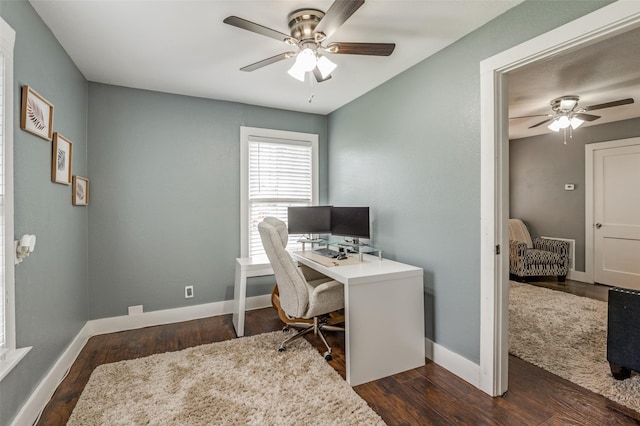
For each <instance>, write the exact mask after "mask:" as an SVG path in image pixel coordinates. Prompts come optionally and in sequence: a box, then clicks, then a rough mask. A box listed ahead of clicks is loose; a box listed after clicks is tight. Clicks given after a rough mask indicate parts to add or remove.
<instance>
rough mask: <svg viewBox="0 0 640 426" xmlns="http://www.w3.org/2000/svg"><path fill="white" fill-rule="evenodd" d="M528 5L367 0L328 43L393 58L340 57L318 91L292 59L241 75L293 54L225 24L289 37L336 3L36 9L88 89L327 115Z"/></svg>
mask: <svg viewBox="0 0 640 426" xmlns="http://www.w3.org/2000/svg"><path fill="white" fill-rule="evenodd" d="M520 1H521V0H509V1H506V0H487V1H483V0H465V1H456V0H441V1H435V0H367V2H366V3H365V4H364V5H363V6H362V7H361V8H360V9H358V10H357V11H356V12H355V14H354V15H353V16H351V18H349V19H348V20H347V22H346V23H345V24H344V25H343V26H342V27H340V29H339V30H338V31H336V32H335V34H334V35H333V36H332V37H331V39H330V40H328V41H329V42H331V41H333V42H335V41H341V42H346V41H349V42H384V43H396V49H395V51H394V52H393V54H392V55H391V56H389V57H367V56H360V55H332V56H331V60H333V61H334V62H335V63H337V64H338V68H337V70H336V71H334V73H333V78H332V79H331V80H329V81H326V82H324V83H321V84H318V83H315V82H314V84H313V85H311V84H308V83H301V82H299V81H297V80H295V79H293V78H292V77H290V76H289V75H287V73H286V71H287V69H288V68H289V67H290V66H291V64H292V63H293V60H294V59H288V60H284V61H281V62H279V63H276V64H272V65H269V66H267V67H264V68H261V69H259V70H256V71H253V72H243V71H240V70H239V69H240V68H241V67H243V66H245V65H249V64H252V63H254V62H257V61H259V60H262V59H266V58H268V57H271V56H274V55H277V54H279V53H283V52H286V51H289V50H291V49H290V47H289V46H287V45H286V44H284V43H281V42H279V41H277V40H274V39H271V38H268V37H264V36H260V35H258V34H255V33H252V32H249V31H245V30H241V29H239V28H236V27H232V26H230V25H226V24H224V23H223V22H222V21H223V19H224V18H225V17H227V16H230V15H236V16H239V17H241V18H244V19H247V20H249V21H253V22H256V23H259V24H261V25H264V26H266V27H269V28H272V29H274V30H277V31H280V32H283V33H289V31H288V26H287V15H288V14H289V13H290V12H292V11H293V10H296V9H300V8H303V7H311V8H317V9H321V10H324V11H326V10H327V9H328V8H329V6H331V4H332V3H333V1H332V0H308V1H305V2H301V1H296V0H282V1H267V0H208V1H207V0H194V1H187V0H162V1H152V0H130V1H116V0H76V1H62V0H30V3H31V4H32V5H33V7H34V8H35V10H36V12H37V13H38V14H39V15H40V17H41V18H42V20H43V21H44V22H45V23H46V24H47V25H48V26H49V28H50V29H51V31H52V32H53V34H54V35H55V37H56V38H57V39H58V41H59V42H60V44H61V45H62V46H63V47H64V49H65V50H66V51H67V53H68V54H69V56H70V57H71V59H72V60H73V61H74V63H75V64H76V65H77V66H78V68H79V69H80V71H81V72H82V73H83V74H84V76H85V77H86V78H87V80H89V81H94V82H100V83H107V84H114V85H119V86H125V87H134V88H140V89H148V90H155V91H161V92H167V93H176V94H183V95H189V96H197V97H203V98H212V99H221V100H228V101H237V102H243V103H248V104H253V105H262V106H269V107H275V108H282V109H288V110H294V111H303V112H313V113H319V114H328V113H330V112H332V111H334V110H335V109H337V108H339V107H341V106H343V105H345V104H347V103H348V102H350V101H352V100H353V99H356V98H357V97H359V96H361V95H363V94H364V93H366V92H368V91H369V90H371V89H373V88H374V87H376V86H378V85H380V84H382V83H384V82H385V81H387V80H389V79H390V78H391V77H393V76H395V75H397V74H399V73H401V72H402V71H404V70H406V69H407V68H409V67H411V66H413V65H415V64H416V63H418V62H420V61H421V60H423V59H424V58H426V57H428V56H430V55H432V54H434V53H436V52H437V51H439V50H441V49H442V48H444V47H446V46H447V45H449V44H451V43H453V42H455V41H456V40H459V39H460V38H462V37H463V36H464V35H466V34H468V33H470V32H471V31H473V30H475V29H476V28H478V27H480V26H482V25H483V24H485V23H486V22H488V21H490V20H491V19H493V18H495V17H496V16H498V15H500V14H502V13H503V12H505V11H506V10H508V9H509V8H511V7H513V6H515V5H516V4H518V3H520ZM325 45H326V43H325ZM311 93H313V94H314V98H313V101H312V102H311V103H309V102H308V98H309V95H310V94H311Z"/></svg>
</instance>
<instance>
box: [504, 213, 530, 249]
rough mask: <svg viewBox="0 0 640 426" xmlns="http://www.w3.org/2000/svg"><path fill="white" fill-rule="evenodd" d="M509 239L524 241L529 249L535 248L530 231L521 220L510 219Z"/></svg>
mask: <svg viewBox="0 0 640 426" xmlns="http://www.w3.org/2000/svg"><path fill="white" fill-rule="evenodd" d="M509 239H510V240H515V241H522V242H523V243H525V244H527V248H533V241H531V235H530V234H529V230H528V229H527V226H526V225H525V224H524V222H523V221H521V220H520V219H509Z"/></svg>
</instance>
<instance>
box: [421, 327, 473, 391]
mask: <svg viewBox="0 0 640 426" xmlns="http://www.w3.org/2000/svg"><path fill="white" fill-rule="evenodd" d="M424 349H425V356H426V357H427V358H429V359H430V360H431V361H433V362H435V363H436V364H438V365H439V366H441V367H442V368H445V369H446V370H448V371H449V372H451V373H453V374H455V375H456V376H458V377H460V378H461V379H462V380H464V381H466V382H468V383H470V384H471V385H473V386H475V387H480V366H479V365H478V364H476V363H474V362H472V361H469V360H468V359H466V358H465V357H463V356H461V355H458V354H457V353H455V352H453V351H451V350H450V349H447V348H445V347H444V346H441V345H439V344H437V343H435V342H433V341H432V340H430V339H427V338H425V339H424Z"/></svg>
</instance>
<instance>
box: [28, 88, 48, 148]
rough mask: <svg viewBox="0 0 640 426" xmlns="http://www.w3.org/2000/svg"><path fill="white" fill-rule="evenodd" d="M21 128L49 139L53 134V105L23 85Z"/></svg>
mask: <svg viewBox="0 0 640 426" xmlns="http://www.w3.org/2000/svg"><path fill="white" fill-rule="evenodd" d="M20 128H21V129H22V130H26V131H27V132H29V133H33V134H34V135H36V136H40V137H41V138H42V139H46V140H48V141H50V140H51V136H52V134H53V105H51V103H50V102H49V101H47V100H46V99H45V98H43V97H42V96H40V94H38V92H36V91H35V90H33V89H32V88H31V87H29V86H22V115H21V117H20Z"/></svg>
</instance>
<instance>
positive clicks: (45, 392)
mask: <svg viewBox="0 0 640 426" xmlns="http://www.w3.org/2000/svg"><path fill="white" fill-rule="evenodd" d="M89 328H90V327H89V326H88V324H85V326H84V327H82V329H81V330H80V332H79V333H78V334H77V335H76V337H75V338H74V339H73V340H72V341H71V343H70V344H69V346H67V348H66V349H65V350H64V352H63V353H62V355H60V357H59V358H58V359H57V360H56V362H55V364H53V367H51V370H49V372H48V373H47V375H46V376H44V377H43V379H42V380H41V381H40V383H38V386H37V387H36V389H35V390H34V391H33V392H32V393H31V395H30V396H29V399H27V402H25V403H24V405H23V406H22V408H21V409H20V411H18V414H17V415H16V417H15V418H14V419H13V422H12V423H11V424H12V425H14V426H18V425H25V426H27V425H33V424H35V422H36V420H37V419H38V418H39V417H40V413H42V410H44V407H46V405H47V404H48V403H49V400H50V399H51V397H52V396H53V394H54V392H55V391H56V389H57V388H58V385H59V384H60V382H62V380H63V379H64V378H65V376H66V375H67V373H68V372H69V369H70V368H71V366H72V365H73V363H74V361H75V360H76V358H77V357H78V355H80V351H81V350H82V348H83V347H84V345H85V344H86V343H87V341H88V340H89V338H90V337H91V335H90V334H89Z"/></svg>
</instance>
